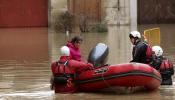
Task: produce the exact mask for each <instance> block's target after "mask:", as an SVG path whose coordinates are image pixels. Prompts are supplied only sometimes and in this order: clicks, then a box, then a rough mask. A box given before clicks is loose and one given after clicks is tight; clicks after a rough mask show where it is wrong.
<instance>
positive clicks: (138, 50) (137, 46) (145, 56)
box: [129, 31, 152, 64]
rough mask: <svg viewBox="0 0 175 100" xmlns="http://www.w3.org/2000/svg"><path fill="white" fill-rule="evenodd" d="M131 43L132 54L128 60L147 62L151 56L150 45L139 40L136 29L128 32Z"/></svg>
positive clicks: (139, 36) (138, 33)
mask: <svg viewBox="0 0 175 100" xmlns="http://www.w3.org/2000/svg"><path fill="white" fill-rule="evenodd" d="M129 38H130V41H131V43H132V44H133V51H132V56H133V60H131V61H130V62H138V63H145V64H149V63H150V61H151V57H152V50H151V47H150V46H149V45H148V44H147V43H145V42H143V41H142V40H141V34H140V32H138V31H131V32H130V34H129Z"/></svg>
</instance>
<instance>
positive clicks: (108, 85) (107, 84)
mask: <svg viewBox="0 0 175 100" xmlns="http://www.w3.org/2000/svg"><path fill="white" fill-rule="evenodd" d="M102 80H103V82H104V83H105V84H106V86H107V87H108V88H110V87H111V85H110V84H109V83H108V82H106V80H105V78H104V73H102Z"/></svg>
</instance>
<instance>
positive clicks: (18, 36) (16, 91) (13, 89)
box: [0, 25, 175, 100]
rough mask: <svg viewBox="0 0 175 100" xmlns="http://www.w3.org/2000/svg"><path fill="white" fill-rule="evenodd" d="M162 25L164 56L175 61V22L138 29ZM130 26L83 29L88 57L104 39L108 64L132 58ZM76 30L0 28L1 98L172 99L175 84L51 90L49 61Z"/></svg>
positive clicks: (174, 62)
mask: <svg viewBox="0 0 175 100" xmlns="http://www.w3.org/2000/svg"><path fill="white" fill-rule="evenodd" d="M152 27H160V29H161V46H162V47H163V49H164V52H165V56H166V57H167V58H169V59H170V60H171V61H172V62H173V64H175V39H174V37H175V34H174V32H175V25H144V26H138V30H140V31H141V32H143V30H144V29H148V28H152ZM129 31H130V27H128V26H120V27H117V26H110V27H109V32H108V33H84V34H81V36H82V37H83V44H82V45H81V51H82V58H83V59H84V60H86V59H87V58H88V54H89V52H90V50H91V49H92V47H94V46H95V45H96V44H97V43H99V42H103V43H105V44H107V45H108V46H109V57H108V61H107V63H108V64H111V65H113V64H119V63H126V62H129V61H130V60H131V50H132V46H131V43H130V41H129V38H128V33H129ZM75 35H78V34H77V33H73V34H69V35H66V34H64V33H56V32H54V31H53V30H49V31H48V29H47V28H17V29H16V28H12V29H8V28H5V29H0V100H61V99H62V100H82V99H83V100H87V99H91V100H99V99H100V100H118V99H121V100H140V99H144V100H153V99H154V100H173V99H175V96H174V95H175V86H174V84H175V83H174V84H173V85H172V86H161V87H160V88H159V89H158V90H156V91H152V92H148V91H145V90H143V89H137V88H136V89H134V90H133V91H128V90H126V89H123V88H113V89H111V90H110V91H109V90H108V91H104V92H98V93H82V92H81V93H75V94H55V93H54V91H52V90H50V83H49V80H50V76H51V71H50V63H51V62H52V61H55V60H57V59H58V57H59V56H60V53H59V48H60V47H61V46H62V45H65V44H66V41H68V40H70V39H71V38H72V37H73V36H75Z"/></svg>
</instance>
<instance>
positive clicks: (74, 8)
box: [68, 0, 101, 22]
mask: <svg viewBox="0 0 175 100" xmlns="http://www.w3.org/2000/svg"><path fill="white" fill-rule="evenodd" d="M68 9H69V11H70V12H71V13H73V14H74V15H75V17H76V19H79V18H81V17H82V16H84V17H86V18H87V19H88V21H90V22H99V21H101V0H68Z"/></svg>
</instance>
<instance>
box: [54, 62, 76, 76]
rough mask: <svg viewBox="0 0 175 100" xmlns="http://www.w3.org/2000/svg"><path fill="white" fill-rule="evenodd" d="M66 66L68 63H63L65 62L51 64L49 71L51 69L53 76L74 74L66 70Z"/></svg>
mask: <svg viewBox="0 0 175 100" xmlns="http://www.w3.org/2000/svg"><path fill="white" fill-rule="evenodd" d="M67 65H68V61H65V62H59V61H56V62H53V63H52V64H51V69H52V73H53V75H63V74H74V72H73V71H71V70H70V69H69V68H68V66H67Z"/></svg>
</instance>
